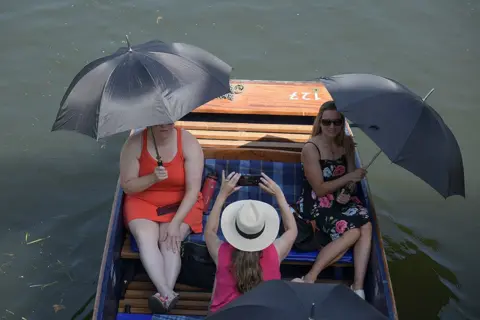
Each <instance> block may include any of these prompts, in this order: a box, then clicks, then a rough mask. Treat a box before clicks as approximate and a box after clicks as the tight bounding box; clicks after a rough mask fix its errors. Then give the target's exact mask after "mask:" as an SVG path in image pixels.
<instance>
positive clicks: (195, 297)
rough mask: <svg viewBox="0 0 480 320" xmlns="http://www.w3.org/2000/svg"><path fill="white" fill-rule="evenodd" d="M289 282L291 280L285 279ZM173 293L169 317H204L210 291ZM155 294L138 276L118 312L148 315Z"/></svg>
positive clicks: (191, 289)
mask: <svg viewBox="0 0 480 320" xmlns="http://www.w3.org/2000/svg"><path fill="white" fill-rule="evenodd" d="M285 280H291V278H285ZM317 283H343V284H345V285H350V284H351V283H350V282H349V281H346V280H332V279H318V280H317ZM175 291H176V292H177V293H178V294H179V295H180V300H179V301H178V303H177V305H176V308H175V309H173V310H172V311H171V312H170V314H171V315H182V316H206V315H207V313H208V305H209V303H210V298H211V296H212V293H211V292H210V291H207V290H204V289H201V288H196V287H192V286H188V285H184V284H177V285H176V286H175ZM155 292H156V290H155V287H154V285H153V283H152V282H151V281H150V279H149V278H148V276H147V275H146V274H139V275H137V276H136V277H135V279H134V280H133V281H132V282H130V283H129V284H128V286H127V289H126V292H125V296H124V298H123V299H122V300H120V302H119V306H118V312H127V313H133V314H135V313H137V314H138V313H141V314H149V313H151V312H150V309H149V308H148V298H149V297H150V296H151V295H153V294H154V293H155Z"/></svg>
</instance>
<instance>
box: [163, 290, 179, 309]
mask: <svg viewBox="0 0 480 320" xmlns="http://www.w3.org/2000/svg"><path fill="white" fill-rule="evenodd" d="M179 299H180V295H179V294H175V297H173V299H172V300H168V299H167V301H166V304H167V307H166V309H167V312H170V311H172V309H173V308H175V306H176V305H177V302H178V300H179Z"/></svg>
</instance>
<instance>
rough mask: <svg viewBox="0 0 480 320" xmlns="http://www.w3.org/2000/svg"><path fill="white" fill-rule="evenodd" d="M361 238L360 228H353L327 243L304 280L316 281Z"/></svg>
mask: <svg viewBox="0 0 480 320" xmlns="http://www.w3.org/2000/svg"><path fill="white" fill-rule="evenodd" d="M359 238H360V230H359V229H351V230H348V231H347V232H345V233H344V234H343V235H342V236H341V237H340V238H338V239H337V240H334V241H332V242H330V243H329V244H327V245H326V246H325V247H323V249H322V250H321V251H320V253H319V254H318V256H317V259H316V260H315V262H314V264H313V266H312V269H310V271H309V272H308V273H307V274H306V275H305V277H304V281H305V282H310V283H314V282H315V280H317V277H318V275H319V274H320V272H322V271H323V270H324V269H325V268H326V267H328V266H329V265H330V264H332V263H333V262H335V261H336V260H335V259H337V260H338V259H340V258H341V254H342V253H343V254H344V253H345V251H347V250H348V249H349V248H350V247H351V246H353V244H354V243H355V242H356V241H357V240H358V239H359Z"/></svg>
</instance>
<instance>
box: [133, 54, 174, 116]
mask: <svg viewBox="0 0 480 320" xmlns="http://www.w3.org/2000/svg"><path fill="white" fill-rule="evenodd" d="M139 53H140V54H142V55H143V56H144V57H146V58H148V59H150V60H153V59H152V58H150V57H149V56H147V55H146V54H143V53H141V52H139ZM153 61H155V60H153ZM140 64H141V65H142V67H143V69H145V71H147V73H148V75H149V76H150V79H152V81H153V83H154V84H155V86H157V84H156V83H155V79H154V77H153V76H152V74H151V73H150V71H149V70H148V68H147V67H146V66H145V65H144V64H143V61H141V60H140ZM160 97H161V98H162V101H163V104H164V105H165V106H166V105H167V101H166V100H165V98H164V97H163V94H160ZM165 109H166V112H167V114H168V117H169V118H170V120H172V115H171V114H170V112H169V110H168V108H165Z"/></svg>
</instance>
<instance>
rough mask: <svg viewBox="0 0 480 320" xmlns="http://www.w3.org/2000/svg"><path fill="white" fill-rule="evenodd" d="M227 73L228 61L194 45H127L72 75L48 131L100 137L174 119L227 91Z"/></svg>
mask: <svg viewBox="0 0 480 320" xmlns="http://www.w3.org/2000/svg"><path fill="white" fill-rule="evenodd" d="M127 43H128V38H127ZM231 71H232V67H230V66H229V65H228V64H226V63H225V62H223V61H222V60H220V59H219V58H217V57H215V56H214V55H212V54H211V53H209V52H207V51H205V50H203V49H200V48H198V47H195V46H193V45H189V44H185V43H173V44H167V43H164V42H162V41H158V40H153V41H149V42H146V43H143V44H140V45H136V46H133V47H131V46H130V43H128V46H127V47H122V48H120V49H118V50H117V52H115V53H113V54H111V55H109V56H106V57H103V58H100V59H97V60H95V61H93V62H91V63H89V64H88V65H87V66H85V67H84V68H83V69H82V70H81V71H80V72H79V73H78V74H77V75H76V76H75V78H74V79H73V81H72V83H71V84H70V86H69V87H68V89H67V91H66V92H65V95H64V97H63V99H62V101H61V103H60V110H59V111H58V114H57V118H56V120H55V123H54V124H53V127H52V131H55V130H62V129H63V130H72V131H77V132H80V133H82V134H85V135H88V136H90V137H93V138H95V139H99V138H102V137H105V136H109V135H113V134H115V133H119V132H123V131H127V130H131V129H137V128H143V127H147V126H152V125H157V124H168V123H173V122H175V121H177V120H179V119H180V118H182V117H183V116H185V115H186V114H188V113H189V112H191V111H192V110H194V109H195V108H197V107H199V106H201V105H203V104H205V103H207V102H208V101H210V100H212V99H214V98H217V97H219V96H221V95H224V94H226V93H229V92H230V83H229V81H230V72H231Z"/></svg>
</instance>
